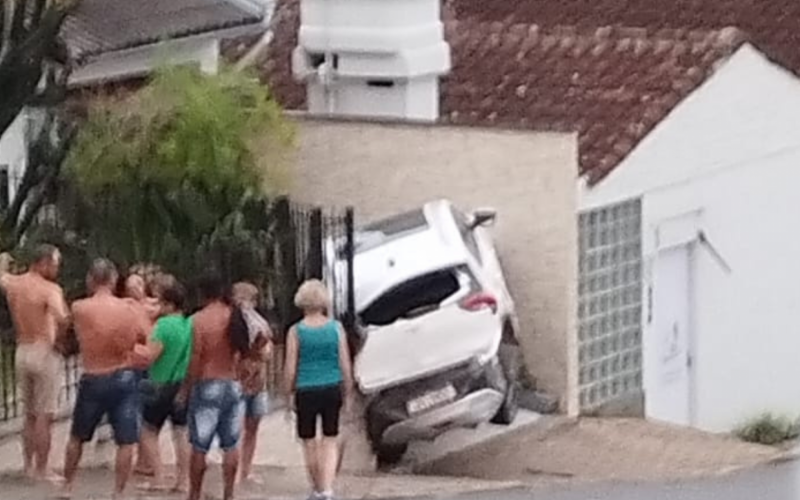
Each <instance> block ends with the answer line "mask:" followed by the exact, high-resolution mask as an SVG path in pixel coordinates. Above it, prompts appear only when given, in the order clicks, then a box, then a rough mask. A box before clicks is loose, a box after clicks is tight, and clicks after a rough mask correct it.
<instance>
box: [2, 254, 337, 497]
mask: <svg viewBox="0 0 800 500" xmlns="http://www.w3.org/2000/svg"><path fill="white" fill-rule="evenodd" d="M60 265H61V255H60V252H59V250H58V248H56V247H53V246H50V245H42V246H40V247H38V248H37V249H36V251H35V255H34V258H33V261H32V263H31V265H30V266H29V268H28V270H27V271H26V272H24V273H22V274H12V273H11V272H9V270H8V267H9V266H8V262H7V261H6V260H3V259H0V288H2V289H3V291H4V292H5V295H6V298H7V301H8V305H9V309H10V312H11V317H12V319H13V322H14V327H15V332H16V341H17V353H16V369H17V375H18V382H19V388H20V394H21V397H22V401H23V405H24V409H25V425H24V432H23V450H24V468H25V473H26V475H28V476H29V477H31V478H34V479H38V480H45V481H53V482H60V483H62V487H61V494H62V496H64V497H69V496H70V495H71V493H72V490H73V487H74V484H75V479H76V475H77V471H78V467H79V464H80V460H81V455H82V453H83V448H84V445H85V444H86V443H88V442H90V441H92V439H93V438H94V436H95V433H96V431H97V428H98V427H99V426H100V425H101V424H102V423H103V422H104V421H107V422H108V423H109V424H110V427H111V429H112V431H113V438H114V441H115V443H116V445H117V454H116V461H115V482H114V497H115V498H119V497H122V496H123V495H124V494H125V492H126V487H127V484H128V482H129V479H130V477H131V475H132V473H133V468H134V458H135V456H136V455H138V461H139V464H140V466H141V467H146V468H149V469H150V471H151V474H152V476H153V479H152V482H151V483H150V484H149V485H147V486H146V487H148V488H150V489H171V490H174V491H188V498H189V500H199V498H200V497H201V493H202V488H203V478H204V475H205V471H206V464H207V461H206V456H207V454H208V452H209V451H210V450H211V447H212V445H213V443H214V442H215V440H216V441H217V442H218V444H219V447H220V448H221V450H222V452H223V464H222V470H223V480H224V481H223V483H224V494H223V498H224V499H226V500H228V499H232V498H233V494H234V488H235V485H236V483H237V482H238V480H248V479H249V476H250V473H251V468H252V463H253V457H254V454H255V450H256V444H257V435H258V430H259V423H260V421H261V418H262V417H263V416H264V415H265V414H266V412H267V394H266V393H265V386H266V369H267V362H268V359H269V357H270V355H271V352H272V342H273V335H272V330H271V328H270V325H269V323H268V322H267V321H266V320H265V319H264V318H263V317H262V316H261V315H259V314H258V312H257V311H256V305H257V303H258V298H259V290H258V289H257V288H256V287H255V286H254V285H253V284H251V283H245V282H241V283H236V284H235V285H233V286H232V287H231V288H230V289H228V288H227V287H225V286H224V285H223V283H222V281H221V280H220V279H219V277H218V276H216V275H214V274H208V275H206V276H204V277H203V278H202V279H200V280H199V283H198V290H197V292H198V295H199V297H200V302H201V303H200V308H199V310H197V311H194V312H193V313H192V314H189V313H190V311H188V310H187V291H186V289H185V288H184V286H183V285H182V284H181V283H179V282H178V280H177V279H175V278H174V277H172V276H170V275H160V276H159V277H158V279H155V280H153V281H152V282H151V283H146V282H145V280H144V279H143V278H142V277H141V276H139V275H136V274H132V275H130V276H128V277H127V278H126V279H125V280H121V278H120V274H119V272H118V270H117V268H116V266H115V265H114V264H113V263H112V262H111V261H109V260H107V259H97V260H95V261H94V262H93V263H92V265H91V267H90V269H89V271H88V273H87V277H86V285H87V292H88V294H87V295H88V296H87V297H86V298H83V299H80V300H77V301H75V302H73V303H72V305H71V307H70V306H68V305H67V303H66V300H65V299H64V295H63V291H62V289H61V287H60V286H59V285H58V284H57V283H56V280H57V277H58V274H59V269H60ZM120 284H122V286H120ZM148 288H149V290H148ZM295 303H296V305H297V306H298V307H299V308H300V309H301V310H302V311H303V313H304V318H303V319H302V320H301V321H300V322H299V323H298V324H296V325H294V326H293V327H292V328H290V329H289V331H288V333H287V336H286V363H285V388H286V392H287V396H288V398H289V401H290V402H291V404H290V408H292V409H293V410H294V411H295V413H296V421H297V433H298V436H299V438H300V439H301V440H302V442H303V446H304V452H305V458H306V463H307V466H308V471H309V478H310V481H311V486H312V495H311V497H312V498H319V499H329V498H332V496H333V483H334V479H335V476H336V472H337V469H338V464H339V460H340V456H339V446H338V441H337V437H338V434H339V415H340V413H341V411H342V409H343V408H345V407H347V406H348V404H349V402H350V401H352V395H353V377H352V366H351V359H350V353H349V350H348V344H347V341H346V336H345V334H344V331H343V329H342V327H341V325H340V324H339V323H338V322H336V321H335V320H332V319H330V318H329V316H328V312H329V310H330V303H329V294H328V290H327V289H326V288H325V286H324V284H322V283H321V282H319V281H317V280H312V281H308V282H306V283H304V284H303V285H301V287H300V288H299V290H298V292H297V295H296V297H295ZM70 328H73V329H74V333H75V337H76V339H77V348H78V350H79V353H80V355H81V360H82V367H83V373H82V376H81V379H80V382H79V386H78V394H77V400H76V402H75V407H74V410H73V418H72V426H71V431H70V438H69V442H68V444H67V448H66V455H65V460H64V470H63V477H62V476H60V475H57V474H54V473H53V472H51V471H50V470H49V468H48V458H49V454H50V442H51V435H52V423H53V418H54V415H55V412H56V410H57V406H58V395H59V391H60V388H61V382H60V381H61V375H62V370H63V357H62V356H63V355H64V354H65V349H66V348H65V347H64V346H65V345H66V344H67V343H66V342H65V339H67V338H68V332H69V331H70ZM104 419H105V420H104ZM167 421H170V423H171V424H172V425H171V426H172V430H173V434H172V442H173V445H174V451H175V458H176V474H175V477H174V482H171V483H169V484H168V483H167V482H166V477H165V474H164V468H163V464H162V461H161V450H160V449H159V435H160V431H161V429H162V428H163V427H164V425H165V424H166V422H167ZM319 421H321V424H322V425H321V427H322V436H321V437H319V438H318V436H317V426H318V423H319ZM242 437H243V439H241V441H242V442H241V443H240V438H242ZM137 450H138V453H137ZM240 455H241V457H240ZM240 458H241V460H240ZM240 465H241V467H240Z"/></svg>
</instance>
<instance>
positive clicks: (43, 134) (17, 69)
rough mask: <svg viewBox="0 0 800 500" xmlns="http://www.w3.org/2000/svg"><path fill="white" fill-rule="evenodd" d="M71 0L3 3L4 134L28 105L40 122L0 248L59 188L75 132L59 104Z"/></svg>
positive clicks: (0, 112) (0, 109)
mask: <svg viewBox="0 0 800 500" xmlns="http://www.w3.org/2000/svg"><path fill="white" fill-rule="evenodd" d="M70 5H71V3H67V2H61V3H57V2H54V1H48V0H6V1H4V3H3V6H2V8H0V89H2V92H0V136H1V135H2V134H3V133H4V132H5V131H6V130H7V129H8V127H9V126H10V125H11V124H12V123H13V122H14V120H16V118H17V117H18V116H19V115H20V113H22V111H23V110H24V109H30V110H33V112H32V115H33V117H34V118H35V120H33V122H34V123H35V124H36V126H35V127H33V129H32V130H30V131H29V132H30V133H29V136H28V138H27V139H28V144H27V147H28V155H27V157H28V162H27V168H26V170H25V172H24V174H23V176H22V178H21V179H13V181H16V182H18V186H17V189H16V196H15V198H14V199H13V200H12V203H11V206H10V207H9V208H8V210H6V212H5V213H3V214H2V220H0V249H4V250H8V249H11V248H13V247H14V246H16V244H17V243H18V242H19V240H20V238H21V237H22V235H23V234H24V233H25V231H27V229H28V228H29V226H30V225H31V223H32V222H33V221H34V219H35V217H36V215H37V214H38V213H39V210H40V209H41V207H42V206H43V205H44V204H45V202H46V201H47V200H48V198H49V197H51V196H52V195H53V193H54V190H55V186H56V184H57V180H58V177H59V174H60V169H61V165H62V163H63V161H64V158H65V156H66V153H67V151H68V149H69V146H70V144H71V141H72V139H73V138H74V133H75V129H74V127H73V125H72V124H71V123H70V122H69V121H68V120H65V119H64V118H63V116H62V115H61V114H60V113H59V111H58V109H57V108H56V106H57V105H58V104H60V103H61V102H62V101H63V100H64V98H65V96H66V90H67V80H68V78H69V72H70V71H69V70H70V65H69V57H68V52H67V49H66V46H65V45H64V42H63V41H62V40H61V39H60V37H59V32H60V30H61V25H62V24H63V22H64V19H65V17H66V16H67V14H68V10H69V6H70Z"/></svg>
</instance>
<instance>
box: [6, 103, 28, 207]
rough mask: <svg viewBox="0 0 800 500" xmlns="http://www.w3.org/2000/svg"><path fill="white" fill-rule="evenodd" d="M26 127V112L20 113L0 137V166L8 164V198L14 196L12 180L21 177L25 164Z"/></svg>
mask: <svg viewBox="0 0 800 500" xmlns="http://www.w3.org/2000/svg"><path fill="white" fill-rule="evenodd" d="M27 129H28V114H27V113H26V112H24V111H23V112H22V113H20V115H19V116H18V117H17V119H16V120H14V122H13V123H12V124H11V126H10V127H9V128H7V129H6V131H5V133H4V134H3V135H2V137H0V166H4V165H7V166H8V176H9V180H10V182H9V193H8V199H9V200H11V199H13V198H14V193H15V192H16V185H15V184H14V181H15V180H16V181H17V182H19V180H21V179H22V174H23V173H24V172H25V167H26V165H27V153H28V151H27V148H26V147H25V136H26V132H27Z"/></svg>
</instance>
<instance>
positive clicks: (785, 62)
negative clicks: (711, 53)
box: [445, 0, 800, 74]
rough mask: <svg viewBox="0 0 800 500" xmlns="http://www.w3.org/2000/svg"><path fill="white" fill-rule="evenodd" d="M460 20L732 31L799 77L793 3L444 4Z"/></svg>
mask: <svg viewBox="0 0 800 500" xmlns="http://www.w3.org/2000/svg"><path fill="white" fill-rule="evenodd" d="M445 1H446V2H447V3H448V7H449V8H451V9H453V10H455V12H456V14H457V16H458V17H459V18H460V19H467V18H469V19H475V20H478V19H480V20H483V21H502V20H508V19H510V18H511V19H514V20H515V21H516V22H535V23H540V24H543V25H548V26H552V25H572V26H583V27H597V26H613V25H617V26H629V27H638V28H647V29H650V30H656V29H662V28H668V29H701V30H716V29H721V28H724V27H726V26H736V27H737V28H739V29H740V30H742V31H743V32H745V33H747V36H748V39H749V40H750V41H751V42H753V44H754V45H756V46H757V47H758V48H759V50H760V51H762V52H764V53H765V54H766V55H767V56H769V57H770V58H772V59H773V60H775V61H776V62H777V63H778V64H780V65H781V66H784V67H785V68H788V69H791V70H792V71H794V72H795V73H797V74H800V50H798V47H800V2H798V1H797V0H445Z"/></svg>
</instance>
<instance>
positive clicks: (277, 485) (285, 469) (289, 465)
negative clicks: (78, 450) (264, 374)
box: [0, 412, 519, 500]
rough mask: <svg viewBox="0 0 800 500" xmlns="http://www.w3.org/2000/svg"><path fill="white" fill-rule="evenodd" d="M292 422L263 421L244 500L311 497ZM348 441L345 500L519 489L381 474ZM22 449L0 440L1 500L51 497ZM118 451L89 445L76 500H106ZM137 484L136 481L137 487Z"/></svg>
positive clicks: (57, 440) (58, 451)
mask: <svg viewBox="0 0 800 500" xmlns="http://www.w3.org/2000/svg"><path fill="white" fill-rule="evenodd" d="M168 430H169V429H165V432H163V434H162V450H163V451H164V459H165V461H167V462H169V463H171V462H173V456H172V446H171V444H170V443H169V442H168V441H169V433H168V432H167V431H168ZM68 431H69V424H68V422H62V423H59V424H58V426H57V429H56V433H55V436H54V441H53V454H52V457H53V464H52V465H53V467H55V468H60V467H62V464H63V457H64V446H65V444H66V439H67V435H68ZM293 436H294V433H293V427H292V423H291V422H290V421H288V420H287V419H286V418H285V417H284V415H283V413H282V412H276V413H274V414H272V415H270V416H268V417H267V418H265V419H264V422H263V423H262V426H261V429H260V433H259V449H258V450H257V453H256V459H255V465H256V467H255V470H254V478H255V479H256V480H257V481H258V482H260V483H261V485H260V486H255V485H248V486H244V487H242V488H240V490H239V493H238V494H237V498H238V499H240V500H265V499H283V498H304V495H306V494H307V493H308V487H307V486H306V485H307V479H306V473H305V469H304V468H303V456H302V451H301V449H300V446H299V444H298V443H297V442H296V441H295V440H294V437H293ZM343 438H344V439H345V441H346V443H347V444H346V451H345V458H344V463H343V467H342V475H341V477H340V480H339V485H338V488H337V490H338V494H339V495H340V497H341V498H343V499H370V498H407V497H414V496H423V495H425V496H428V495H432V494H434V493H435V494H437V495H438V494H443V495H453V494H459V493H464V492H474V491H486V490H499V489H506V488H512V487H516V486H519V483H516V482H507V481H486V480H477V479H469V478H453V477H451V478H448V477H435V476H424V477H420V476H413V475H400V474H377V473H375V472H374V466H373V458H372V456H371V453H370V452H369V446H368V444H367V441H366V439H365V438H364V437H363V435H362V433H361V432H360V429H359V428H358V426H356V425H354V424H353V423H348V424H346V425H345V426H344V429H343ZM20 455H21V450H20V448H19V440H18V439H17V438H7V439H3V440H0V481H2V484H3V488H2V490H0V500H12V499H13V500H42V499H44V498H47V497H49V496H50V495H51V493H52V492H53V491H52V489H51V488H49V487H46V486H42V485H32V484H30V483H29V482H27V481H26V480H24V479H23V478H22V477H21V476H20V474H19V469H20V467H21V456H20ZM113 455H114V446H113V445H112V444H110V443H108V444H104V445H100V446H95V445H93V444H90V445H87V446H86V448H85V451H84V457H83V460H82V462H81V471H80V473H79V479H78V481H79V482H78V488H77V491H76V494H75V496H74V498H75V499H76V500H89V499H94V500H106V499H107V498H108V492H109V491H110V488H111V482H112V474H111V470H110V468H111V464H112V463H113ZM220 458H221V457H220V455H219V454H218V453H214V452H212V453H211V454H210V456H209V461H210V462H212V463H219V461H220ZM138 482H139V480H138V479H137V480H135V481H134V484H135V483H138ZM206 484H207V488H206V492H207V493H206V495H207V498H209V499H216V498H219V495H220V494H221V478H220V471H219V467H215V466H212V467H210V468H209V475H208V479H207V482H206ZM131 491H132V495H131V496H132V498H138V499H141V500H150V499H156V498H183V497H181V496H169V495H162V496H158V495H153V494H144V493H140V492H137V491H136V490H135V489H132V490H131Z"/></svg>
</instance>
